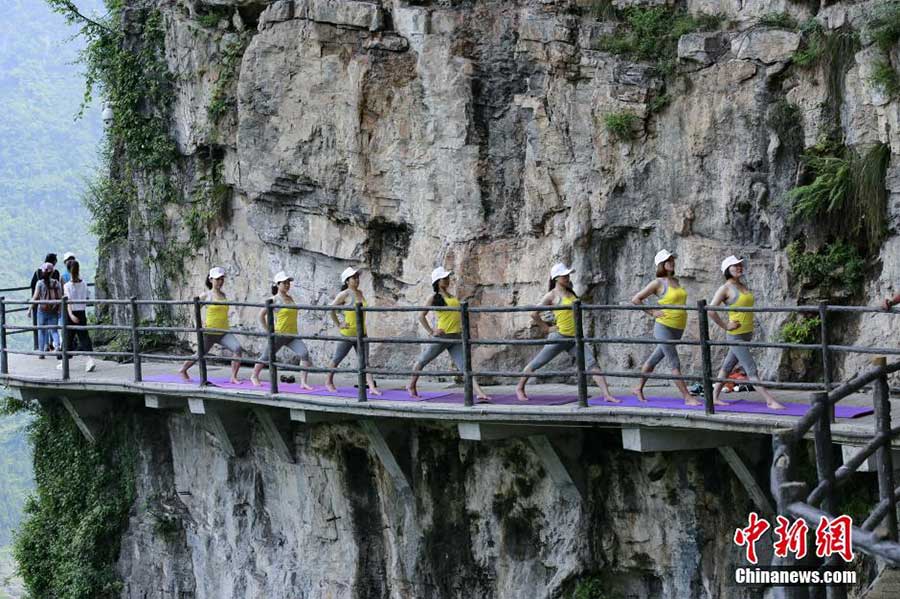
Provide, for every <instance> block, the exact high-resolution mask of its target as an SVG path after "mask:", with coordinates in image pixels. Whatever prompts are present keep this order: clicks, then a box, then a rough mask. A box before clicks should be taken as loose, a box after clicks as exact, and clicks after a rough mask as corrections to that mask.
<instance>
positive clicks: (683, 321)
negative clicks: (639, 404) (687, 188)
mask: <svg viewBox="0 0 900 599" xmlns="http://www.w3.org/2000/svg"><path fill="white" fill-rule="evenodd" d="M675 258H677V256H676V255H675V254H673V253H671V252H669V251H668V250H660V251H658V252H657V253H656V257H655V258H654V261H655V262H656V278H655V279H654V280H652V281H651V282H650V283H649V284H648V285H647V286H646V287H644V288H643V289H642V290H641V291H640V292H638V294H637V295H635V296H634V297H633V298H631V303H632V304H634V305H636V306H640V305H641V304H643V303H644V300H646V299H647V298H648V297H650V296H651V295H656V296H657V297H658V298H659V299H658V300H657V302H656V303H657V304H658V305H660V306H683V305H685V304H687V291H686V290H685V289H684V287H682V286H681V285H680V284H679V282H678V279H676V278H675ZM647 314H649V315H650V316H652V317H654V318H655V319H656V322H655V324H654V325H653V336H654V337H655V338H656V339H658V340H659V341H677V340H679V339H681V337H682V335H684V329H685V327H686V326H687V312H686V311H685V310H675V309H671V308H668V309H662V310H659V309H650V310H647ZM663 358H666V360H668V362H669V367H670V368H671V369H672V374H674V375H675V376H681V360H680V359H679V357H678V347H677V346H676V345H674V344H667V343H660V344H659V345H657V346H656V349H654V350H653V353H652V354H650V357H649V358H647V360H646V361H645V362H644V365H643V366H642V367H641V373H642V374H647V373H650V372H653V369H654V368H656V365H657V364H659V362H660V361H661V360H662V359H663ZM646 383H647V379H646V378H645V377H641V379H640V381H639V382H638V384H637V387H635V388H634V394H635V395H636V396H637V398H638V399H639V400H641V401H647V399H646V398H645V397H644V385H645V384H646ZM674 383H675V387H676V388H677V389H678V392H679V393H681V397H682V399H684V403H685V405H688V406H699V405H701V403H700V401H699V400H698V399H696V398H695V397H693V396H692V395H691V394H690V393H689V392H688V389H687V385H686V384H685V383H684V381H683V380H681V379H678V380H676V381H674Z"/></svg>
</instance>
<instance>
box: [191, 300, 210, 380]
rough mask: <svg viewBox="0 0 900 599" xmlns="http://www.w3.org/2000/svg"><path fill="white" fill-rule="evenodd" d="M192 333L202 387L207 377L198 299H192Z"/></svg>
mask: <svg viewBox="0 0 900 599" xmlns="http://www.w3.org/2000/svg"><path fill="white" fill-rule="evenodd" d="M194 332H195V333H196V334H197V361H198V362H199V363H200V386H201V387H203V386H206V385H207V384H208V383H209V375H208V373H207V371H206V338H205V335H204V333H203V320H202V317H201V315H200V298H199V297H194Z"/></svg>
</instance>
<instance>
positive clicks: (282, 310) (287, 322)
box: [275, 303, 297, 335]
mask: <svg viewBox="0 0 900 599" xmlns="http://www.w3.org/2000/svg"><path fill="white" fill-rule="evenodd" d="M289 305H290V306H293V305H294V304H293V303H291V304H281V306H279V307H277V308H276V309H275V332H276V333H285V334H287V335H296V334H297V309H296V308H287V307H285V306H289Z"/></svg>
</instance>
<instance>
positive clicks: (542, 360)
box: [526, 332, 597, 372]
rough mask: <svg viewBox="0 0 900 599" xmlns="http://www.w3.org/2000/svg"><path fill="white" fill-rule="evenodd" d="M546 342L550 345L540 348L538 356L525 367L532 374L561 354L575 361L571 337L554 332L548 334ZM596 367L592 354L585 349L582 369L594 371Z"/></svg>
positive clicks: (588, 349) (575, 356)
mask: <svg viewBox="0 0 900 599" xmlns="http://www.w3.org/2000/svg"><path fill="white" fill-rule="evenodd" d="M547 340H548V341H550V342H551V343H548V344H547V345H545V346H544V347H542V348H541V351H540V352H538V355H536V356H535V357H534V358H532V360H531V362H529V363H528V366H526V368H527V369H529V370H531V371H532V372H533V371H535V370H537V369H538V368H541V367H542V366H544V365H545V364H546V363H547V362H549V361H550V360H552V359H553V358H555V357H556V356H557V355H559V354H561V353H562V352H568V353H569V355H570V356H572V357H573V358H576V359H577V352H576V351H575V340H574V339H572V338H571V337H566V336H565V335H563V334H561V333H559V332H555V333H550V336H549V337H547ZM596 367H597V362H595V361H594V353H593V352H592V351H591V350H590V348H588V347H585V352H584V369H585V370H594V369H595V368H596Z"/></svg>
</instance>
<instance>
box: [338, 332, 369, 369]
mask: <svg viewBox="0 0 900 599" xmlns="http://www.w3.org/2000/svg"><path fill="white" fill-rule="evenodd" d="M351 349H352V350H353V351H356V340H355V339H354V340H352V341H351V340H350V339H347V340H342V341H338V343H337V347H335V348H334V355H333V356H332V357H331V363H332V364H334V366H335V368H337V366H338V364H340V363H341V362H343V361H344V358H346V357H347V354H349V353H350V350H351ZM363 349H364V351H365V352H366V364H369V344H368V343H366V342H364V343H363Z"/></svg>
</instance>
